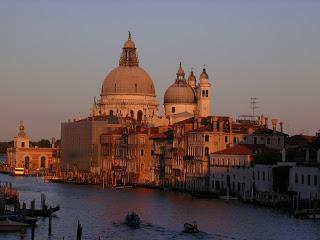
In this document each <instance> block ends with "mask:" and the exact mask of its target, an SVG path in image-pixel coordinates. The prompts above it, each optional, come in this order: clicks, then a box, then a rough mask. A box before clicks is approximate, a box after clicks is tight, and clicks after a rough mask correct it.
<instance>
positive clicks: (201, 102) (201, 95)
mask: <svg viewBox="0 0 320 240" xmlns="http://www.w3.org/2000/svg"><path fill="white" fill-rule="evenodd" d="M199 80H200V81H199V84H198V88H197V107H198V110H199V115H200V117H207V116H210V107H211V106H210V105H211V104H210V103H211V84H210V83H209V76H208V74H207V72H206V68H205V66H204V67H203V70H202V73H201V74H200V78H199Z"/></svg>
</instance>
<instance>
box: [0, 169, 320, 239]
mask: <svg viewBox="0 0 320 240" xmlns="http://www.w3.org/2000/svg"><path fill="white" fill-rule="evenodd" d="M0 181H10V182H12V184H13V186H14V187H15V188H16V189H17V190H18V191H19V192H20V199H21V201H25V202H28V204H27V206H28V207H29V206H30V201H31V200H32V199H36V205H37V207H39V205H40V196H41V193H44V194H45V195H46V197H47V202H48V204H49V205H52V206H53V205H57V204H60V206H61V210H60V211H59V212H57V214H56V216H55V217H53V219H52V236H51V237H50V238H48V219H41V220H39V222H38V226H37V227H36V230H35V232H36V239H41V240H43V239H52V240H53V239H54V240H55V239H57V240H58V239H59V240H61V239H62V237H64V239H65V240H67V239H72V240H74V239H75V238H76V228H77V221H78V220H80V222H81V224H82V226H83V239H90V240H91V239H98V237H99V236H100V237H101V239H117V240H118V239H119V240H120V239H125V240H131V239H133V240H134V239H137V240H138V239H139V240H144V239H148V240H150V239H155V240H156V239H176V240H180V239H217V240H220V239H221V240H245V239H247V240H251V239H252V240H255V239H257V240H261V239H266V240H269V239H281V240H286V239H288V240H289V239H290V240H292V239H310V240H313V239H314V240H316V239H320V221H313V220H299V219H295V218H291V217H289V216H288V215H286V214H282V213H279V212H276V211H273V210H270V209H267V208H261V207H256V206H251V205H246V204H243V203H240V202H236V201H229V202H226V201H223V200H217V199H196V200H192V199H191V198H190V196H189V195H187V194H183V193H172V192H161V191H158V190H153V189H142V188H126V189H104V190H103V189H102V188H101V187H95V186H81V185H70V184H56V183H44V182H43V181H42V179H41V178H36V177H11V176H7V175H1V174H0ZM131 211H135V212H137V213H138V214H139V216H140V217H141V219H142V221H143V225H142V228H141V229H136V230H133V229H130V228H128V227H127V226H126V225H124V224H122V222H123V220H124V218H125V216H126V214H127V213H128V212H131ZM193 221H196V222H197V224H198V227H199V229H200V230H201V232H200V233H199V234H197V235H188V234H185V233H182V229H183V224H184V223H185V222H191V223H192V222H193ZM30 236H31V233H30V229H29V230H27V232H26V233H25V235H24V239H30ZM0 239H6V240H13V239H20V235H19V234H17V233H6V234H4V233H0Z"/></svg>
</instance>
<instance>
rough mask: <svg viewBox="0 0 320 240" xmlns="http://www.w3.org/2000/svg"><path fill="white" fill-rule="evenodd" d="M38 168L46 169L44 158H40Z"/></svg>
mask: <svg viewBox="0 0 320 240" xmlns="http://www.w3.org/2000/svg"><path fill="white" fill-rule="evenodd" d="M40 168H46V157H43V156H42V157H41V158H40Z"/></svg>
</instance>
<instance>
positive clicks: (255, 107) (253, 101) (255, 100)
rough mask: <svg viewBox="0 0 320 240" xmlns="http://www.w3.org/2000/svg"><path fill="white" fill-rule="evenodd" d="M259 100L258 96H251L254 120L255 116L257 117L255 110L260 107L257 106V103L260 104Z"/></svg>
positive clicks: (252, 117) (252, 118)
mask: <svg viewBox="0 0 320 240" xmlns="http://www.w3.org/2000/svg"><path fill="white" fill-rule="evenodd" d="M257 100H258V98H257V97H251V98H250V109H251V110H252V116H251V120H254V118H255V110H256V109H258V108H259V107H258V106H257V104H258V101H257Z"/></svg>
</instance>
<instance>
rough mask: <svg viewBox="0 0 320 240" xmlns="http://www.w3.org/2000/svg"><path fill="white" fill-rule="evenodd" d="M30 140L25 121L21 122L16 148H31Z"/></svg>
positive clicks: (15, 141) (15, 139)
mask: <svg viewBox="0 0 320 240" xmlns="http://www.w3.org/2000/svg"><path fill="white" fill-rule="evenodd" d="M29 146H30V140H29V137H28V136H27V135H26V133H25V132H24V125H23V122H22V121H21V122H20V126H19V133H18V136H16V137H15V138H14V147H15V148H29Z"/></svg>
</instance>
